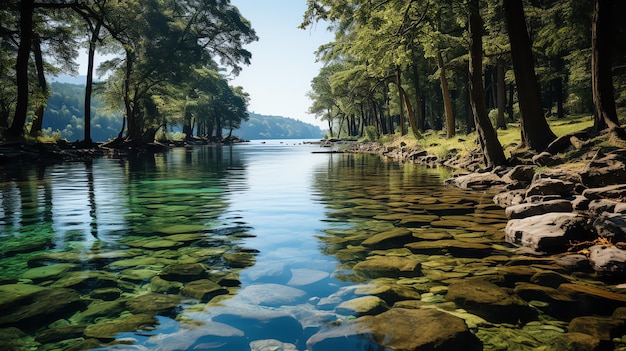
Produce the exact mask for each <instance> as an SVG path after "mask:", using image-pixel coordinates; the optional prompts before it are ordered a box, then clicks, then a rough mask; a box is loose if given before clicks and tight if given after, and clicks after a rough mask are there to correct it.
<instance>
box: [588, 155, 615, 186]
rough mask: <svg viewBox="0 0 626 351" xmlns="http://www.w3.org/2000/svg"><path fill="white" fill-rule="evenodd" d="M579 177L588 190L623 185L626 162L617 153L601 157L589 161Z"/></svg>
mask: <svg viewBox="0 0 626 351" xmlns="http://www.w3.org/2000/svg"><path fill="white" fill-rule="evenodd" d="M580 177H581V179H582V182H583V184H584V185H586V186H587V187H589V188H600V187H605V186H609V185H616V184H623V183H624V179H626V162H625V160H624V157H623V156H621V155H619V154H618V153H612V154H607V155H602V156H601V157H598V158H594V159H593V160H591V161H590V162H589V163H588V164H587V167H585V169H584V170H583V171H582V172H581V173H580Z"/></svg>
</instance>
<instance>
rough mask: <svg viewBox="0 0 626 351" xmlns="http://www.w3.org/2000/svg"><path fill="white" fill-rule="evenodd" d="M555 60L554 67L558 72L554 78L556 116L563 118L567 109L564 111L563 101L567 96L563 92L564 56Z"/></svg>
mask: <svg viewBox="0 0 626 351" xmlns="http://www.w3.org/2000/svg"><path fill="white" fill-rule="evenodd" d="M554 62H555V63H554V69H555V70H556V73H557V77H556V78H555V79H554V93H555V98H556V118H558V119H562V118H564V117H565V111H563V103H564V101H565V96H564V93H563V58H562V57H561V56H557V57H555V58H554Z"/></svg>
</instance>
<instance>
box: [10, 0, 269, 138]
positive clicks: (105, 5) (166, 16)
mask: <svg viewBox="0 0 626 351" xmlns="http://www.w3.org/2000/svg"><path fill="white" fill-rule="evenodd" d="M256 40H258V37H257V35H256V33H255V31H254V29H253V28H252V27H251V24H250V22H249V21H248V20H247V19H246V18H244V17H243V16H242V15H241V13H240V12H239V10H238V9H237V8H236V7H235V6H233V5H231V4H230V1H229V0H145V1H144V0H125V1H116V0H88V1H81V0H19V1H17V0H8V1H4V2H3V5H2V8H0V83H1V86H0V139H20V138H24V137H25V136H28V135H30V136H32V137H36V136H38V135H40V134H41V131H42V126H43V119H44V117H45V116H44V110H45V105H46V101H47V99H48V98H49V95H50V89H49V84H48V82H47V80H46V76H47V75H56V74H59V73H70V74H76V73H77V67H78V64H77V62H76V59H77V58H78V54H79V48H85V49H86V51H87V61H88V67H87V78H86V82H85V83H86V89H85V96H84V104H83V105H84V110H85V111H84V142H85V144H91V143H92V139H91V118H92V111H91V106H92V103H91V99H92V95H93V93H94V92H96V93H98V94H99V96H100V97H101V99H102V101H104V102H105V103H106V106H107V107H108V108H109V109H111V110H119V111H121V112H122V115H123V120H122V126H121V128H120V130H119V133H118V135H117V137H116V138H115V140H114V141H113V142H112V143H111V144H113V145H115V144H118V145H119V144H122V143H146V142H152V141H153V140H154V137H155V135H156V133H157V131H158V130H160V129H161V128H164V127H166V126H168V125H170V124H176V125H182V127H183V131H184V132H185V133H186V135H187V136H188V137H191V136H193V135H199V136H203V137H209V138H211V137H212V138H217V139H221V138H222V130H223V129H231V130H232V129H233V128H237V127H238V126H239V125H240V123H241V121H242V120H245V119H246V118H248V113H247V105H248V100H249V97H248V94H247V93H246V92H245V91H244V90H243V88H242V87H233V86H231V85H229V82H228V76H229V75H231V74H237V73H239V71H240V70H241V68H242V65H246V64H249V63H250V59H251V56H252V55H251V53H250V52H249V51H247V50H246V49H244V45H245V44H248V43H250V42H253V41H256ZM96 51H98V52H99V53H102V54H104V55H106V57H108V58H109V59H108V60H107V61H106V62H103V63H102V64H101V65H100V66H99V67H98V69H97V72H96V71H95V67H94V57H95V54H96ZM96 73H97V74H98V75H99V76H101V77H105V78H106V79H104V80H102V81H100V82H98V83H94V74H96Z"/></svg>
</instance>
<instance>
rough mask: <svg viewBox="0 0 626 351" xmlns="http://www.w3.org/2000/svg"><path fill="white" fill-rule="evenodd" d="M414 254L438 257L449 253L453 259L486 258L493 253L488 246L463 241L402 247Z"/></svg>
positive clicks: (425, 242)
mask: <svg viewBox="0 0 626 351" xmlns="http://www.w3.org/2000/svg"><path fill="white" fill-rule="evenodd" d="M404 247H406V248H408V249H410V250H411V252H413V253H416V254H426V255H438V254H446V253H451V254H452V255H454V256H455V257H487V256H489V255H491V254H492V253H493V249H492V247H491V246H490V245H486V244H481V243H472V242H468V241H464V240H437V241H419V242H414V243H410V244H406V245H404Z"/></svg>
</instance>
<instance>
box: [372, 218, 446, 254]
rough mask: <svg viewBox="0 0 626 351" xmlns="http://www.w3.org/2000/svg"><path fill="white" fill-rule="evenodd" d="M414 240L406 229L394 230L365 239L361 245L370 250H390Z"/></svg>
mask: <svg viewBox="0 0 626 351" xmlns="http://www.w3.org/2000/svg"><path fill="white" fill-rule="evenodd" d="M437 218H438V217H437ZM414 240H415V238H414V237H413V233H412V232H411V231H410V230H408V229H406V228H395V229H392V230H389V231H386V232H383V233H379V234H375V235H373V236H371V237H369V238H367V239H365V240H364V241H363V242H362V243H361V245H363V246H365V247H367V248H370V249H390V248H394V247H401V246H403V245H404V244H406V243H410V242H412V241H414Z"/></svg>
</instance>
